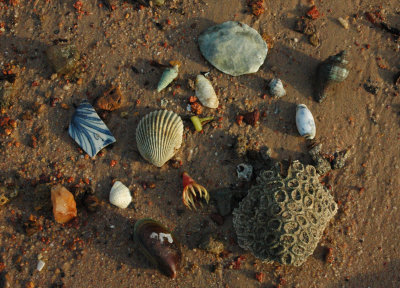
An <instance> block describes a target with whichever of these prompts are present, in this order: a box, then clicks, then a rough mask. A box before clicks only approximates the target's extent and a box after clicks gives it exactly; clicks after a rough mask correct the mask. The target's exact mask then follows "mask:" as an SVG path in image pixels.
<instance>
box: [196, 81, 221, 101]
mask: <svg viewBox="0 0 400 288" xmlns="http://www.w3.org/2000/svg"><path fill="white" fill-rule="evenodd" d="M196 97H197V98H198V99H199V101H200V102H201V104H203V106H205V107H208V108H214V109H215V108H218V105H219V101H218V98H217V95H216V94H215V91H214V88H213V87H212V85H211V82H210V80H208V79H207V78H206V77H204V76H203V75H197V77H196Z"/></svg>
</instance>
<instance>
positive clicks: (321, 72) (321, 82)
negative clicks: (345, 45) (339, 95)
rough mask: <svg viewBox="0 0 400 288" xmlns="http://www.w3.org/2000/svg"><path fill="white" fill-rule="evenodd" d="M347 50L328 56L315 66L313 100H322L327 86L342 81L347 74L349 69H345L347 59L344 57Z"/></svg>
mask: <svg viewBox="0 0 400 288" xmlns="http://www.w3.org/2000/svg"><path fill="white" fill-rule="evenodd" d="M346 56H347V51H346V50H343V51H342V52H340V53H338V54H336V55H334V56H330V57H329V58H328V59H326V60H325V61H324V62H322V63H320V64H319V65H318V68H317V78H316V85H315V100H316V101H318V102H320V103H321V102H322V101H323V100H324V99H325V98H326V96H327V94H328V93H329V91H328V90H329V88H330V87H331V86H332V85H333V84H335V83H338V82H342V81H344V80H345V79H346V78H347V76H348V75H349V70H347V69H346V66H347V64H348V63H349V61H348V60H347V59H346Z"/></svg>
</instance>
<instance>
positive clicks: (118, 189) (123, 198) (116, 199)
mask: <svg viewBox="0 0 400 288" xmlns="http://www.w3.org/2000/svg"><path fill="white" fill-rule="evenodd" d="M131 202H132V196H131V192H130V191H129V189H128V187H126V186H125V185H124V184H122V182H121V181H116V182H115V183H114V185H113V186H112V188H111V191H110V203H111V204H113V205H115V206H117V207H119V208H122V209H125V208H126V207H128V206H129V204H131Z"/></svg>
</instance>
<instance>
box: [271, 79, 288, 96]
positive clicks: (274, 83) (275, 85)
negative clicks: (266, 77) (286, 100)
mask: <svg viewBox="0 0 400 288" xmlns="http://www.w3.org/2000/svg"><path fill="white" fill-rule="evenodd" d="M268 86H269V93H270V94H271V95H272V96H274V97H277V98H280V97H282V96H285V95H286V91H285V88H283V84H282V81H281V79H278V78H274V79H272V80H271V81H270V82H269V84H268Z"/></svg>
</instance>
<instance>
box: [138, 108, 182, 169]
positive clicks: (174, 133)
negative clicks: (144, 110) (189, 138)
mask: <svg viewBox="0 0 400 288" xmlns="http://www.w3.org/2000/svg"><path fill="white" fill-rule="evenodd" d="M182 137H183V122H182V119H181V117H179V116H178V115H177V114H175V113H174V112H172V111H168V110H159V111H153V112H151V113H149V114H147V115H146V116H144V117H143V118H142V120H140V122H139V124H138V126H137V129H136V143H137V147H138V149H139V152H140V155H142V157H143V158H144V159H146V160H147V161H149V162H150V163H151V164H153V165H155V166H157V167H161V166H163V165H164V164H165V162H167V161H168V160H169V159H171V158H172V157H173V156H174V155H175V153H176V151H177V150H178V149H179V148H180V147H181V144H182Z"/></svg>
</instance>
